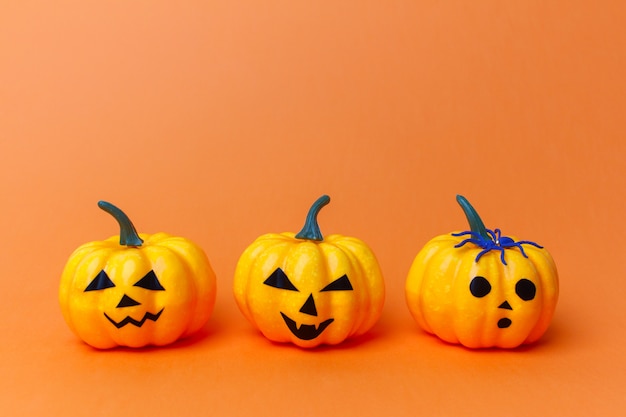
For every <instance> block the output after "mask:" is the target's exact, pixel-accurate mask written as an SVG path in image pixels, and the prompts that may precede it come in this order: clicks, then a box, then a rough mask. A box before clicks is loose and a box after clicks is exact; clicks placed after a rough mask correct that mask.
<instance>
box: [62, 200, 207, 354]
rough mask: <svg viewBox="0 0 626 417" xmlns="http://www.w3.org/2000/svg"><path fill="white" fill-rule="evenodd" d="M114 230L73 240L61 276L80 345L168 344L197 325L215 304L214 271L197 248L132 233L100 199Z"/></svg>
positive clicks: (172, 239) (129, 225)
mask: <svg viewBox="0 0 626 417" xmlns="http://www.w3.org/2000/svg"><path fill="white" fill-rule="evenodd" d="M98 205H99V207H100V208H102V209H103V210H105V211H107V212H108V213H110V214H111V215H113V216H114V217H115V219H116V220H117V221H118V222H119V224H120V236H113V237H111V238H109V239H106V240H102V241H94V242H89V243H86V244H84V245H82V246H80V247H79V248H78V249H76V250H75V251H74V253H73V254H72V255H71V256H70V258H69V260H68V262H67V264H66V266H65V269H64V271H63V274H62V277H61V284H60V288H59V302H60V305H61V311H62V313H63V317H64V318H65V321H66V322H67V324H68V325H69V327H70V329H71V330H72V331H73V332H74V333H75V334H76V335H77V336H78V337H80V338H81V339H82V340H83V341H85V342H86V343H87V344H89V345H91V346H93V347H96V348H99V349H108V348H112V347H115V346H128V347H143V346H147V345H157V346H162V345H167V344H170V343H172V342H174V341H176V340H178V339H179V338H183V337H186V336H189V335H191V334H193V333H195V332H196V331H198V330H199V329H200V328H201V327H202V326H204V324H205V323H206V322H207V320H208V319H209V316H210V315H211V312H212V310H213V305H214V303H215V274H214V273H213V270H212V269H211V265H210V263H209V260H208V259H207V257H206V255H205V253H204V252H203V251H202V249H201V248H200V247H198V246H197V245H195V244H194V243H193V242H191V241H190V240H188V239H184V238H182V237H175V236H171V235H169V234H166V233H155V234H152V235H148V234H138V233H137V232H136V231H135V228H134V226H133V225H132V223H131V222H130V220H129V219H128V217H127V216H126V214H124V213H123V212H122V211H121V210H120V209H118V208H117V207H115V206H113V205H112V204H110V203H107V202H104V201H101V202H99V203H98Z"/></svg>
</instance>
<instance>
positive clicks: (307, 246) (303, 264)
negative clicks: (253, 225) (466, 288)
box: [233, 196, 385, 348]
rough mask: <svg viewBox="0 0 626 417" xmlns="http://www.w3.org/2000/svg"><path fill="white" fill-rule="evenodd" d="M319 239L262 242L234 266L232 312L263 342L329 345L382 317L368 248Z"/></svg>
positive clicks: (270, 237)
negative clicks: (237, 312) (236, 311)
mask: <svg viewBox="0 0 626 417" xmlns="http://www.w3.org/2000/svg"><path fill="white" fill-rule="evenodd" d="M324 197H326V196H324ZM326 198H327V197H326ZM318 201H319V200H318ZM305 227H306V226H305ZM301 233H302V232H301ZM299 235H300V234H299ZM318 237H319V238H320V240H317V239H308V238H302V237H297V235H296V234H294V233H291V232H285V233H270V234H266V235H263V236H261V237H259V238H257V239H256V240H255V241H254V242H253V243H252V244H251V245H250V246H249V247H248V248H247V249H246V250H245V251H244V252H243V254H242V255H241V257H240V259H239V262H238V263H237V267H236V270H235V277H234V285H233V289H234V295H235V300H236V302H237V305H238V307H239V309H240V310H241V312H242V313H243V315H244V316H245V317H246V318H247V319H248V321H250V323H252V324H253V325H254V326H255V327H256V328H258V329H259V330H260V331H261V333H262V334H263V335H264V336H265V337H266V338H268V339H269V340H272V341H274V342H291V343H293V344H295V345H297V346H300V347H303V348H311V347H315V346H319V345H321V344H327V345H335V344H338V343H341V342H343V341H344V340H346V339H348V338H351V337H355V336H359V335H362V334H364V333H365V332H367V331H368V330H369V329H370V328H371V327H372V326H373V325H374V324H375V323H376V321H377V320H378V318H379V317H380V313H381V310H382V306H383V303H384V297H385V288H384V282H383V276H382V273H381V271H380V267H379V265H378V262H377V260H376V257H375V256H374V254H373V252H372V251H371V250H370V248H369V247H368V246H367V245H366V244H365V243H364V242H363V241H361V240H359V239H357V238H354V237H347V236H342V235H337V234H335V235H329V236H325V237H321V234H320V235H319V236H318Z"/></svg>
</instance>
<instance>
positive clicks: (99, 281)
mask: <svg viewBox="0 0 626 417" xmlns="http://www.w3.org/2000/svg"><path fill="white" fill-rule="evenodd" d="M111 287H115V284H114V283H113V281H111V278H109V276H108V275H107V273H106V272H104V269H103V270H102V271H100V272H99V273H98V275H96V277H95V278H94V279H93V280H92V281H91V282H90V283H89V285H88V286H87V288H85V292H87V291H97V290H104V289H105V288H111Z"/></svg>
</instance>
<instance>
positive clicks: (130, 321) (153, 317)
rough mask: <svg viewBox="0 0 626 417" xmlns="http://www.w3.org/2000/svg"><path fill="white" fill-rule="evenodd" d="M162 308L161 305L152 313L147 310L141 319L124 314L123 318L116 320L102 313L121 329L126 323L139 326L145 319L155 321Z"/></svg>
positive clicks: (159, 315)
mask: <svg viewBox="0 0 626 417" xmlns="http://www.w3.org/2000/svg"><path fill="white" fill-rule="evenodd" d="M163 310H165V307H163V308H162V309H161V311H159V312H158V313H156V314H152V313H150V312H148V311H147V312H146V314H144V315H143V318H142V319H141V320H135V319H134V318H132V317H130V316H126V318H125V319H124V320H122V321H120V322H117V321H115V320H113V319H112V318H111V317H109V315H108V314H107V313H104V317H106V318H107V319H108V320H109V321H110V322H111V323H112V324H113V325H114V326H115V327H117V328H118V329H121V328H122V327H124V326H126V325H127V324H132V325H133V326H137V327H141V326H143V324H144V323H145V322H146V321H147V320H152V321H157V320H158V319H159V317H161V313H162V312H163Z"/></svg>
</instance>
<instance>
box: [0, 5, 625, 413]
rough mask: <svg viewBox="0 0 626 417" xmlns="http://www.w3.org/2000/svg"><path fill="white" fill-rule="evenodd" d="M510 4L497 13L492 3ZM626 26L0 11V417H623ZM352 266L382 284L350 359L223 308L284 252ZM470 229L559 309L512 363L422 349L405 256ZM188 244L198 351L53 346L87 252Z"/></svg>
mask: <svg viewBox="0 0 626 417" xmlns="http://www.w3.org/2000/svg"><path fill="white" fill-rule="evenodd" d="M510 3H512V4H510ZM625 19H626V7H625V6H624V3H622V2H615V1H602V0H598V1H595V2H589V1H567V2H565V1H554V2H542V1H526V2H500V1H487V0H486V1H478V2H464V1H449V2H436V1H414V2H410V1H406V2H395V1H368V0H365V1H358V2H291V1H265V2H245V1H244V2H237V1H189V2H173V1H154V0H151V1H148V0H143V1H59V2H43V1H39V2H36V1H29V0H23V1H8V0H7V1H1V2H0V193H1V195H2V205H1V207H2V208H1V213H0V214H1V215H0V230H2V250H1V251H0V265H2V274H0V289H1V290H2V302H1V303H0V317H1V318H2V319H1V323H2V324H1V326H2V327H1V328H2V343H1V344H0V375H2V377H1V378H0V415H3V416H41V415H64V416H87V415H89V416H97V415H107V416H111V415H138V416H157V415H197V416H220V415H221V416H224V415H247V416H249V415H274V416H294V415H303V416H308V415H311V416H319V415H359V416H381V415H394V416H405V415H406V416H408V415H411V416H413V415H423V416H437V415H471V416H476V415H494V416H496V415H497V416H522V415H536V416H546V415H551V416H556V415H559V416H562V415H563V416H574V415H581V416H583V415H584V416H589V415H598V416H618V415H619V416H621V415H624V412H625V410H626V396H625V393H626V357H625V355H624V350H625V347H626V314H625V309H624V308H625V299H624V295H625V294H626V267H625V265H626V263H625V262H624V258H625V254H626V245H625V243H624V242H625V239H624V238H625V236H626V228H625V227H624V223H625V222H624V195H625V194H624V191H625V190H624V177H625V174H626V172H625V168H624V165H625V164H624V163H623V161H622V159H623V157H624V155H625V151H626V146H625V143H626V142H625V139H624V138H625V136H626V124H625V123H624V122H625V120H624V109H625V108H626V77H625V76H624V74H626V31H624V27H623V24H624V21H625ZM323 193H326V194H329V195H330V196H331V198H332V202H331V204H330V205H329V206H328V207H326V208H325V209H324V210H323V212H322V213H321V214H320V222H321V227H322V231H323V232H324V233H341V234H345V235H351V236H356V237H359V238H361V239H363V240H364V241H366V242H367V243H368V244H369V245H370V246H371V247H372V249H373V250H374V252H375V253H376V254H377V256H378V259H379V261H380V264H381V267H382V270H383V273H384V275H385V279H386V285H387V301H386V304H385V307H384V310H383V315H382V318H381V320H380V321H379V322H378V324H377V325H376V326H375V327H374V329H373V330H372V331H371V332H370V333H368V335H367V336H366V337H363V338H361V339H358V340H356V341H354V342H350V343H347V344H344V345H341V346H340V347H337V348H332V349H319V350H315V351H307V350H302V349H298V348H296V347H293V346H283V345H274V344H271V343H270V342H268V341H266V340H265V339H264V338H263V337H261V336H260V335H259V333H258V332H256V331H255V330H254V329H253V328H252V327H251V326H250V325H249V324H248V323H247V322H246V321H245V319H244V318H243V316H242V315H241V314H240V313H239V311H238V310H237V308H236V306H235V303H234V300H233V296H232V290H231V283H232V276H233V272H234V267H235V264H236V262H237V259H238V257H239V255H240V254H241V252H242V251H243V250H244V248H245V247H246V246H247V245H249V244H250V243H251V242H252V241H253V240H254V239H255V238H256V237H257V236H259V235H261V234H263V233H267V232H283V231H296V232H297V231H298V230H299V229H300V227H301V226H302V224H303V221H304V215H305V212H306V210H307V209H308V207H309V206H310V204H311V203H312V202H313V201H314V200H315V199H316V198H317V197H319V196H320V195H321V194H323ZM457 193H461V194H463V195H465V196H466V197H468V199H470V201H471V202H472V203H473V204H474V206H475V207H476V208H477V210H478V211H479V212H480V213H481V215H482V217H483V219H484V220H485V222H486V224H487V226H491V227H500V228H502V229H503V232H504V233H505V234H510V235H516V236H519V237H520V238H524V239H531V240H535V241H537V242H539V243H542V244H543V245H545V246H546V247H547V248H548V249H549V250H550V252H551V253H552V255H553V256H554V258H555V260H556V262H557V265H558V268H559V273H560V280H561V295H560V300H559V304H558V306H557V310H556V314H555V317H554V320H553V322H552V326H551V327H550V329H549V330H548V332H547V334H546V335H545V337H544V338H543V339H542V340H541V341H540V342H539V343H538V344H536V345H533V346H531V347H530V348H524V349H520V350H512V351H499V350H488V351H472V350H468V349H465V348H462V347H459V346H453V345H447V344H444V343H442V342H440V341H439V340H438V339H436V338H434V337H432V336H429V335H427V334H425V333H424V332H422V331H421V330H419V329H418V327H417V325H416V324H415V322H414V321H413V320H412V318H411V316H410V314H409V312H408V309H407V308H406V305H405V302H404V293H403V291H404V280H405V277H406V274H407V272H408V269H409V266H410V265H411V262H412V260H413V257H414V256H415V254H416V253H417V252H418V250H419V249H420V248H421V246H422V245H423V244H424V243H426V242H427V241H428V239H430V238H431V237H433V236H436V235H438V234H441V233H445V232H448V231H452V230H455V229H459V228H463V227H465V219H464V216H463V214H462V212H461V210H460V208H459V207H458V206H457V204H456V203H455V201H454V196H455V195H456V194H457ZM99 199H106V200H108V201H111V202H113V203H115V204H117V205H119V206H120V207H122V208H123V209H124V210H125V211H126V212H127V213H128V214H129V215H130V216H131V217H132V219H133V221H134V222H135V225H136V226H137V228H138V229H139V230H140V231H142V232H145V233H154V232H157V231H165V232H168V233H172V234H176V235H180V236H185V237H187V238H189V239H192V240H194V241H195V242H197V243H198V244H199V245H201V246H202V247H203V248H204V249H205V250H206V252H207V254H208V256H209V258H210V259H211V262H212V265H213V267H214V269H215V271H216V273H217V276H218V298H217V303H216V308H215V311H214V314H213V316H212V318H211V320H210V322H209V324H208V325H207V326H206V328H205V329H204V330H203V331H202V332H201V334H200V335H198V336H197V337H194V338H193V339H191V340H187V341H183V342H180V343H177V344H175V345H173V346H171V347H169V348H163V349H146V350H140V351H134V350H130V349H117V350H112V351H96V350H94V349H92V348H90V347H88V346H86V345H85V344H84V343H82V342H81V341H79V340H78V339H77V338H76V337H75V336H74V335H73V334H72V333H71V332H70V331H69V329H68V327H67V326H66V324H65V322H64V321H63V319H62V317H61V313H60V309H59V306H58V302H57V292H58V283H59V278H60V274H61V271H62V269H63V266H64V264H65V261H66V260H67V258H68V256H69V255H70V253H71V252H72V250H74V249H75V248H76V247H77V246H79V245H80V244H82V243H84V242H87V241H91V240H99V239H104V238H106V237H109V236H111V235H114V234H117V231H118V229H117V226H116V225H115V223H114V222H113V220H112V219H111V218H110V217H109V216H108V215H106V214H105V213H103V212H101V211H100V210H99V209H98V208H97V207H96V202H97V201H98V200H99Z"/></svg>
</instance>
